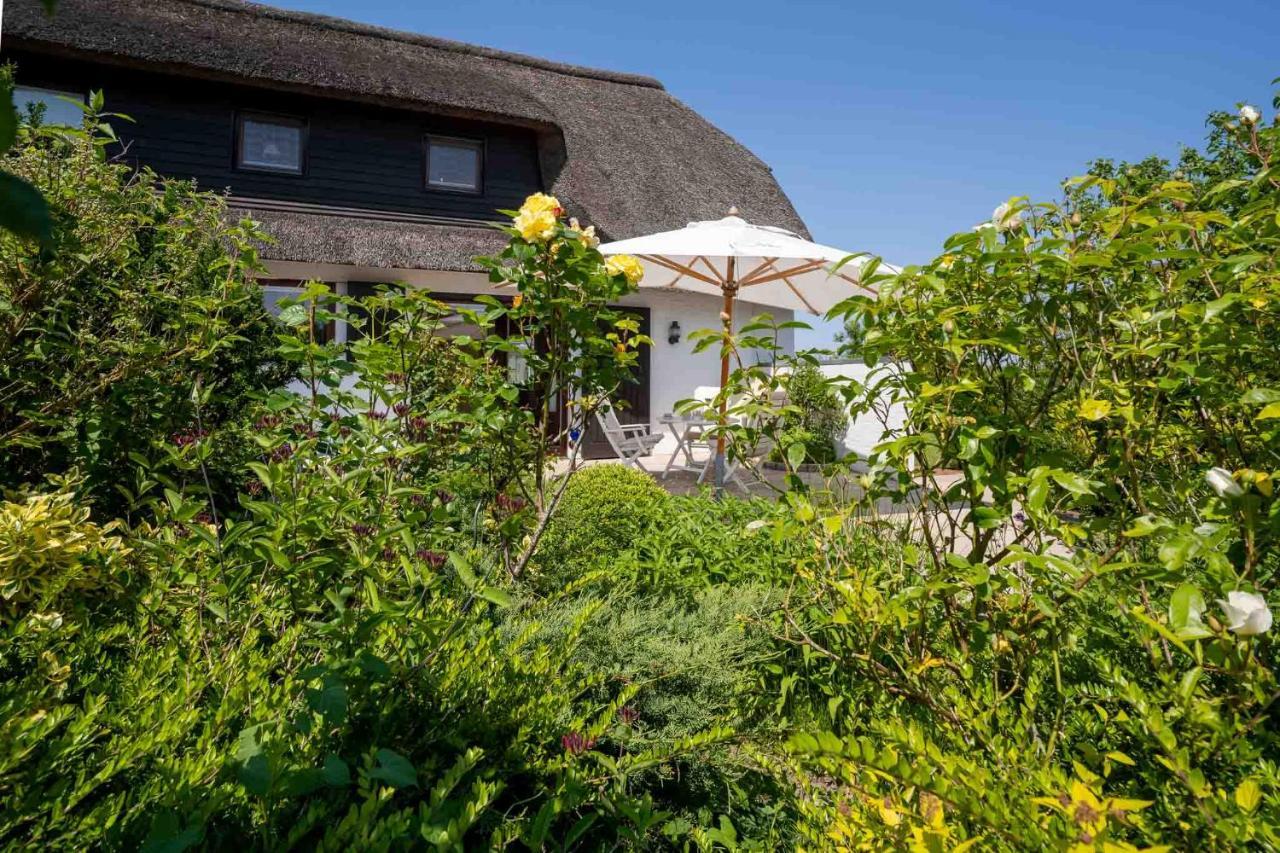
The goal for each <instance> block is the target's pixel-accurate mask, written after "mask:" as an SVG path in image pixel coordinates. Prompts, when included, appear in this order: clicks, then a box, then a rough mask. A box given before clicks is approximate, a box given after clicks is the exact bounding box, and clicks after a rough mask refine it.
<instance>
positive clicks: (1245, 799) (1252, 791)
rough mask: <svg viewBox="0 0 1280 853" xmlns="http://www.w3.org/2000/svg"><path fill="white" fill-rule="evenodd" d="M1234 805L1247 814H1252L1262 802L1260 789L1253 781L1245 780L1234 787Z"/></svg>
mask: <svg viewBox="0 0 1280 853" xmlns="http://www.w3.org/2000/svg"><path fill="white" fill-rule="evenodd" d="M1235 801H1236V805H1237V806H1239V807H1240V808H1241V809H1243V810H1244V811H1247V812H1252V811H1253V810H1254V809H1256V808H1257V807H1258V803H1260V802H1262V788H1261V787H1259V786H1258V783H1257V782H1256V781H1254V780H1253V779H1245V780H1244V781H1243V782H1241V783H1240V784H1239V785H1237V786H1236V792H1235Z"/></svg>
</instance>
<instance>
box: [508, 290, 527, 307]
mask: <svg viewBox="0 0 1280 853" xmlns="http://www.w3.org/2000/svg"><path fill="white" fill-rule="evenodd" d="M523 302H524V294H523V293H517V294H516V295H515V296H513V297H511V307H512V308H519V307H520V305H521V303H523Z"/></svg>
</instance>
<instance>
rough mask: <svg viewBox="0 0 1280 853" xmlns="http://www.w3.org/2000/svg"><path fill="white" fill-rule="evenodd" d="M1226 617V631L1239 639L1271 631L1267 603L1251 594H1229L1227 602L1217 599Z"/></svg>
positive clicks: (1258, 596)
mask: <svg viewBox="0 0 1280 853" xmlns="http://www.w3.org/2000/svg"><path fill="white" fill-rule="evenodd" d="M1218 606H1219V607H1221V608H1222V612H1223V614H1224V615H1225V616H1226V617H1227V629H1228V630H1229V631H1232V632H1234V633H1236V634H1239V635H1240V636H1241V637H1253V636H1256V635H1258V634H1265V633H1267V631H1270V630H1271V611H1270V610H1269V609H1268V608H1267V601H1266V599H1264V598H1263V597H1262V596H1260V595H1254V594H1253V593H1251V592H1239V591H1236V592H1229V593H1227V600H1226V601H1223V600H1222V599H1221V598H1219V599H1218Z"/></svg>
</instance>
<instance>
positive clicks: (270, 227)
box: [230, 199, 507, 272]
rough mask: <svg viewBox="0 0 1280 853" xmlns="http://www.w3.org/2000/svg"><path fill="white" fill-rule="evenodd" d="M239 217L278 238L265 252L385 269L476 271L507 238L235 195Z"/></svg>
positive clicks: (479, 228) (479, 229)
mask: <svg viewBox="0 0 1280 853" xmlns="http://www.w3.org/2000/svg"><path fill="white" fill-rule="evenodd" d="M230 211H231V213H232V214H233V215H235V216H236V217H237V218H239V217H242V216H247V217H249V218H251V219H253V220H255V221H256V222H258V224H260V225H261V226H262V229H263V230H264V231H266V232H267V233H268V234H270V235H271V237H272V238H273V240H274V242H273V243H271V244H270V245H268V246H265V247H264V248H263V252H262V254H263V256H264V257H267V258H271V259H273V260H278V261H301V262H303V263H311V264H341V265H351V266H359V267H378V268H381V269H410V270H412V269H420V270H449V271H454V272H475V271H478V270H479V269H480V267H479V266H478V265H477V264H476V263H475V258H476V257H477V256H479V255H494V254H497V253H498V252H500V251H502V247H503V246H504V245H506V242H507V238H506V235H504V234H503V233H502V232H501V231H499V230H498V229H496V228H493V227H491V226H487V225H483V224H480V223H476V224H475V225H459V224H452V223H440V222H430V221H405V220H404V219H376V218H370V217H362V216H350V215H329V214H320V213H312V212H308V211H301V210H297V211H293V210H282V209H280V208H278V207H268V206H260V205H248V204H245V203H243V202H241V203H239V204H238V203H237V202H236V200H235V199H232V200H231V205H230Z"/></svg>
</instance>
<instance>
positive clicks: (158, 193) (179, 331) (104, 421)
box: [0, 126, 288, 510]
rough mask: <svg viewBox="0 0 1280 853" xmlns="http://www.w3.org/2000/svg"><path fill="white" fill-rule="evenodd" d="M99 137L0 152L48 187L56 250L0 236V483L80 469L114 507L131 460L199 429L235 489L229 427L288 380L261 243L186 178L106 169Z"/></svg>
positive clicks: (70, 135) (75, 134)
mask: <svg viewBox="0 0 1280 853" xmlns="http://www.w3.org/2000/svg"><path fill="white" fill-rule="evenodd" d="M108 141H109V140H108V139H107V138H105V137H101V136H90V135H88V134H87V133H85V132H80V131H66V130H58V129H46V128H32V127H28V126H24V127H23V128H22V129H21V130H20V131H19V135H18V143H17V145H16V146H15V147H14V148H13V149H12V150H11V151H10V152H9V153H8V155H6V156H5V158H4V168H6V169H8V170H9V171H11V172H13V173H15V174H18V175H23V176H26V177H28V178H30V179H31V180H32V181H33V182H34V183H35V185H36V186H37V187H38V189H39V190H40V192H41V193H43V195H44V197H45V199H46V201H47V203H48V206H49V209H50V210H51V211H52V216H53V223H54V225H53V239H54V242H55V244H56V251H54V252H47V251H44V250H43V249H41V248H40V247H39V246H37V245H36V244H35V243H32V242H30V241H27V240H24V239H21V238H19V237H17V236H14V235H12V234H8V233H3V232H0V460H3V461H2V462H0V481H3V482H4V483H5V484H7V485H10V486H12V485H16V484H19V483H26V482H38V481H39V480H40V479H42V478H43V477H44V476H46V475H48V474H56V473H60V472H65V471H70V470H71V469H77V470H78V471H79V472H80V474H81V475H82V476H83V477H84V489H85V490H86V491H87V492H88V493H89V494H90V495H91V496H92V498H93V500H94V502H95V503H96V504H97V505H98V506H99V507H100V508H102V509H103V510H114V509H119V508H120V507H122V506H123V504H124V500H123V498H122V496H121V494H120V492H119V489H121V488H123V489H127V490H131V489H134V488H136V485H137V484H136V482H135V472H136V467H137V465H136V461H135V460H134V458H133V456H134V455H137V456H141V457H143V458H147V459H156V458H158V457H159V456H160V455H162V453H163V449H162V448H163V445H165V444H168V443H170V441H171V438H172V437H173V436H175V435H180V434H183V433H194V432H197V431H204V432H207V433H209V434H210V435H211V436H212V440H213V442H214V444H215V446H216V448H217V450H216V452H214V453H212V454H210V457H209V460H210V461H209V464H208V466H207V468H208V472H209V475H210V479H211V485H212V486H213V488H214V490H215V491H217V492H219V493H220V494H223V495H226V494H229V493H234V491H233V489H232V486H233V483H235V482H238V480H239V478H240V474H239V473H238V472H239V470H240V469H241V468H242V466H243V464H244V462H245V461H246V459H247V456H246V453H245V452H244V449H245V441H244V436H243V434H241V433H239V432H237V431H236V430H235V429H233V428H229V429H227V430H224V429H223V427H224V425H230V424H232V423H235V422H241V423H242V422H243V420H244V415H245V412H246V411H247V408H248V405H249V402H250V398H251V395H252V394H253V393H255V392H260V391H264V390H268V389H271V388H275V387H279V386H280V385H281V384H282V383H283V381H284V380H285V379H286V378H287V376H288V371H287V369H286V368H285V366H284V365H283V364H282V362H281V361H280V360H279V358H278V356H277V355H276V353H275V347H276V341H275V336H276V334H277V331H278V326H277V324H276V323H275V322H274V320H273V319H272V318H271V317H270V316H269V315H268V314H267V313H266V312H265V311H264V310H263V307H262V298H261V293H260V291H259V288H258V287H257V285H256V284H255V283H254V281H253V279H252V275H253V274H254V273H255V272H256V270H257V268H258V267H257V256H256V254H255V250H254V248H253V246H254V244H255V241H256V240H257V239H258V238H259V236H260V235H258V234H256V233H255V232H254V231H253V229H252V228H251V227H250V226H249V225H248V224H244V223H242V224H239V225H237V224H232V223H229V222H228V221H227V213H226V207H225V204H224V202H223V201H222V200H221V199H219V198H217V197H215V196H212V195H209V194H202V193H199V192H197V190H196V188H195V187H194V186H192V185H191V184H187V183H182V182H174V181H160V180H159V179H157V177H156V176H155V175H154V174H152V173H150V172H148V171H145V170H144V171H142V172H139V173H135V172H133V171H131V170H130V168H129V167H128V166H126V165H125V164H122V163H116V162H110V161H108V159H107V158H106V156H105V153H104V145H105V144H106V143H107V142H108ZM193 386H198V387H199V389H200V394H201V395H202V398H203V404H198V403H199V400H198V399H195V398H193V394H192V389H193ZM152 473H153V474H160V475H165V476H172V475H174V474H175V472H173V471H166V470H159V471H155V472H152Z"/></svg>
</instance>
